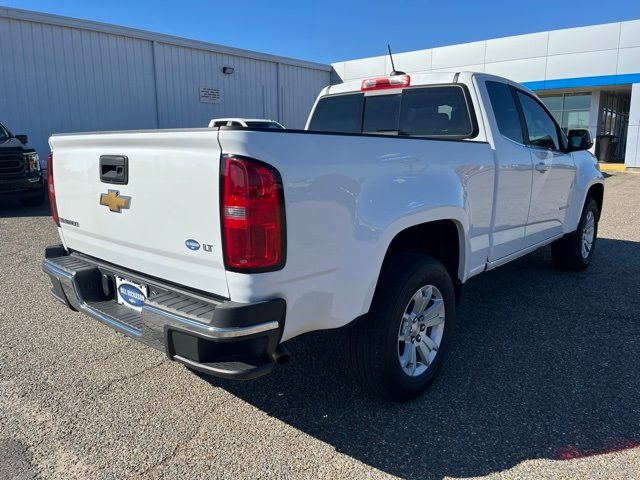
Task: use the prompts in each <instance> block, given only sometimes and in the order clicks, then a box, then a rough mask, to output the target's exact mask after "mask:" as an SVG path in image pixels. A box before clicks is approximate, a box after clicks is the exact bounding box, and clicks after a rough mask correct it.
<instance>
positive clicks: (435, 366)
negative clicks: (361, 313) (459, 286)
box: [347, 255, 456, 401]
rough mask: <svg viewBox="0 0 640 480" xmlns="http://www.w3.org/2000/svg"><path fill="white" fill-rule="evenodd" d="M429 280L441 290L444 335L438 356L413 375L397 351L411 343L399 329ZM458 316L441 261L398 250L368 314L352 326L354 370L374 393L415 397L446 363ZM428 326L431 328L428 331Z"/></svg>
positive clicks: (350, 355)
mask: <svg viewBox="0 0 640 480" xmlns="http://www.w3.org/2000/svg"><path fill="white" fill-rule="evenodd" d="M426 285H432V286H435V287H436V288H437V290H438V291H439V293H440V294H441V296H442V301H443V304H444V312H445V322H444V328H443V330H442V329H441V330H440V333H441V337H440V338H441V340H440V344H439V347H438V349H437V351H435V358H433V359H432V360H431V363H430V364H429V365H428V366H427V367H426V371H424V372H422V373H421V374H419V375H417V376H413V377H412V376H410V375H409V374H408V373H405V371H404V370H403V367H402V366H401V364H400V359H399V352H400V351H401V350H403V349H404V348H407V347H405V344H404V343H403V342H400V341H399V337H398V335H399V331H400V326H401V323H402V322H403V320H402V319H403V314H404V313H405V310H406V309H407V306H408V304H410V301H411V299H412V297H413V295H414V293H417V292H418V290H419V289H420V288H421V287H424V286H426ZM434 291H435V290H434ZM429 305H432V303H429ZM455 316H456V301H455V292H454V288H453V283H452V282H451V278H450V276H449V273H448V272H447V269H446V268H445V267H444V265H443V264H442V263H440V262H439V261H438V260H435V259H433V258H431V257H426V256H422V255H398V256H396V257H394V258H392V259H390V261H389V262H388V263H387V265H386V266H385V268H384V270H383V272H382V274H381V276H380V280H379V282H378V288H377V289H376V293H375V295H374V298H373V302H372V305H371V309H370V310H369V313H368V315H367V316H366V317H364V318H363V319H361V320H360V321H358V322H356V323H355V324H354V325H352V326H351V327H350V328H349V330H348V333H347V348H348V358H349V364H350V369H351V371H352V372H353V374H354V376H355V377H356V379H357V380H358V381H359V382H360V383H361V384H362V385H363V386H364V387H365V389H366V390H368V391H369V392H370V393H372V394H373V395H374V396H376V397H381V398H384V399H390V400H395V401H407V400H411V399H412V398H415V397H416V396H418V395H420V394H421V393H422V392H424V391H425V390H426V389H427V388H429V386H430V385H431V384H432V383H433V381H434V380H435V378H436V376H437V374H438V372H439V370H440V367H441V366H442V362H443V361H444V358H445V356H446V353H447V350H448V348H447V347H448V344H449V339H450V338H451V336H452V333H453V330H454V327H455ZM418 328H420V327H419V326H418ZM432 328H436V327H432ZM430 331H431V329H429V328H427V330H426V331H425V333H428V332H430ZM413 338H414V337H412V341H413ZM416 338H419V337H416ZM406 345H408V344H406ZM416 364H417V362H414V363H413V365H414V366H415V365H416ZM414 368H415V367H414ZM421 368H424V365H423V366H422V367H421Z"/></svg>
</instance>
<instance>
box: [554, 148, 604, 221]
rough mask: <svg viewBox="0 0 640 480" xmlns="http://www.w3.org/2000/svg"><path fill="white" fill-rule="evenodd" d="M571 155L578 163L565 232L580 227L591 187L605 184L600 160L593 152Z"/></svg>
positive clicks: (576, 163)
mask: <svg viewBox="0 0 640 480" xmlns="http://www.w3.org/2000/svg"><path fill="white" fill-rule="evenodd" d="M571 155H572V156H573V160H574V162H575V165H576V181H575V188H574V190H573V198H572V201H571V204H570V207H569V211H568V212H567V220H566V221H565V224H564V233H571V232H574V231H575V230H576V229H577V228H578V222H580V215H582V209H583V208H584V202H585V200H586V198H587V192H588V191H589V189H590V188H591V187H592V186H593V185H596V184H602V185H604V176H603V175H602V172H601V171H600V168H599V167H598V161H597V160H596V158H595V157H594V156H593V155H592V154H591V152H588V151H580V152H573V153H572V154H571Z"/></svg>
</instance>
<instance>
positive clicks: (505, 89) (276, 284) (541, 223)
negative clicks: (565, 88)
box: [44, 72, 604, 400]
mask: <svg viewBox="0 0 640 480" xmlns="http://www.w3.org/2000/svg"><path fill="white" fill-rule="evenodd" d="M590 143H591V139H590V137H589V136H588V135H585V133H584V132H578V135H575V136H574V134H573V132H569V138H567V137H566V136H565V135H564V133H563V132H562V130H561V129H560V128H559V127H558V125H557V124H556V122H555V121H554V119H553V117H552V116H551V114H550V113H549V112H548V111H547V110H546V108H545V107H544V105H543V104H542V103H541V102H540V101H539V100H538V99H537V98H536V96H535V95H534V94H533V93H532V92H531V91H529V90H527V89H526V88H524V87H522V86H521V85H518V84H517V83H514V82H511V81H509V80H506V79H504V78H500V77H495V76H491V75H486V74H482V73H470V72H461V73H433V74H415V75H411V76H409V75H395V76H390V77H381V78H374V79H367V80H364V81H362V82H346V83H343V84H339V85H332V86H330V87H326V88H325V89H324V90H322V92H321V93H320V96H319V98H318V99H317V101H316V103H315V106H314V108H313V111H312V113H311V115H310V118H309V120H308V124H307V128H306V130H264V129H253V128H246V127H219V128H217V129H211V128H209V129H193V130H160V131H146V132H145V131H141V132H140V131H139V132H114V133H96V134H78V135H54V136H53V137H51V139H50V145H51V148H52V151H53V154H52V157H51V156H50V157H49V172H50V176H49V191H50V193H51V197H50V198H51V205H52V208H53V217H54V220H55V222H56V224H57V225H58V231H59V233H60V238H61V240H62V244H61V245H54V246H51V247H49V248H48V249H47V250H46V252H45V260H44V270H45V272H46V273H48V274H49V276H50V277H51V281H52V284H53V289H52V293H53V296H54V297H55V298H57V299H58V300H59V301H61V302H62V303H64V304H66V305H67V306H68V307H70V308H72V309H75V310H79V311H82V312H84V313H86V314H88V315H89V316H91V317H93V318H95V319H97V320H100V321H102V322H104V323H106V324H107V325H109V326H111V327H114V328H115V329H117V330H120V331H122V332H125V333H127V334H129V335H131V336H132V337H134V338H137V339H138V340H140V341H142V342H144V343H146V344H148V345H151V346H154V347H156V348H160V349H163V350H164V351H165V352H166V353H167V355H168V356H169V358H171V359H173V360H176V361H178V362H181V363H183V364H185V365H187V366H188V367H189V368H192V369H195V370H199V371H201V372H204V373H207V374H210V375H214V376H220V377H228V378H237V379H250V378H255V377H258V376H260V375H264V374H266V373H268V372H270V371H271V370H272V369H273V368H274V365H275V364H278V363H282V362H284V361H285V360H286V359H288V353H287V351H286V348H285V347H284V345H283V342H285V341H287V340H289V339H291V338H293V337H296V336H298V335H301V334H303V333H306V332H312V331H316V330H323V329H333V328H339V327H347V328H346V331H347V336H348V356H349V362H350V364H349V367H348V368H349V370H351V371H353V372H354V374H355V375H356V377H358V378H359V379H360V380H361V382H362V384H363V385H365V386H366V387H367V388H368V389H369V390H370V391H371V392H374V393H375V394H377V395H380V396H382V397H385V398H390V399H394V400H407V399H409V398H413V397H415V396H416V395H418V394H420V393H421V392H422V391H424V390H425V389H426V388H427V387H428V386H429V385H430V384H431V382H432V381H433V380H434V378H435V376H436V374H437V373H438V371H439V369H440V367H441V365H442V362H443V360H444V357H445V354H446V352H447V349H448V348H449V345H450V343H451V338H452V335H453V331H454V327H455V319H456V305H457V304H458V302H459V301H460V297H461V294H462V286H463V284H464V283H465V282H466V281H467V280H468V279H469V278H471V277H473V276H475V275H478V274H480V273H482V272H484V271H486V270H491V269H494V268H496V267H498V266H500V265H503V264H505V263H507V262H509V261H511V260H513V259H515V258H518V257H520V256H522V255H525V254H527V253H529V252H531V251H533V250H535V249H537V248H539V247H541V246H543V245H547V244H551V249H552V254H553V260H554V261H555V263H556V264H557V265H558V266H560V267H562V268H567V269H570V270H582V269H584V268H586V267H587V266H588V265H589V263H590V262H591V260H592V258H593V255H594V249H595V245H596V235H597V228H598V219H599V218H600V212H601V211H602V201H603V192H604V186H603V185H604V184H603V176H602V174H601V173H600V171H599V169H598V165H597V162H596V160H595V158H594V157H593V155H592V154H591V153H589V152H588V151H586V150H587V149H588V148H589V147H590ZM96 170H97V171H98V173H99V175H98V174H96ZM496 295H499V292H496Z"/></svg>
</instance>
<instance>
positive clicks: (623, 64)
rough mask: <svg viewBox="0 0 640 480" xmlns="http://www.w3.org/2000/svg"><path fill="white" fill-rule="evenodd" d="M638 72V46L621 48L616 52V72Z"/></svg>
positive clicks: (639, 50) (639, 54)
mask: <svg viewBox="0 0 640 480" xmlns="http://www.w3.org/2000/svg"><path fill="white" fill-rule="evenodd" d="M639 72H640V47H634V48H623V49H620V52H619V53H618V71H617V73H618V74H626V73H639Z"/></svg>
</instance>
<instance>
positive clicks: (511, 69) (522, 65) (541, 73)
mask: <svg viewBox="0 0 640 480" xmlns="http://www.w3.org/2000/svg"><path fill="white" fill-rule="evenodd" d="M546 66H547V59H546V58H545V57H539V58H527V59H524V60H510V61H507V62H494V63H487V64H486V65H485V69H484V71H485V73H491V74H493V75H499V76H501V77H507V78H510V79H511V80H514V81H516V82H526V81H530V80H531V79H533V78H545V69H546Z"/></svg>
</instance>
